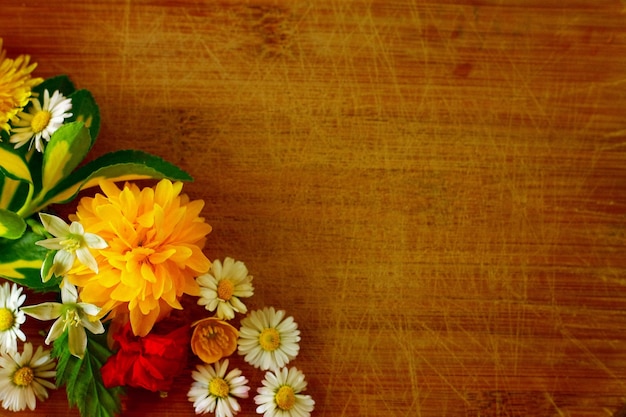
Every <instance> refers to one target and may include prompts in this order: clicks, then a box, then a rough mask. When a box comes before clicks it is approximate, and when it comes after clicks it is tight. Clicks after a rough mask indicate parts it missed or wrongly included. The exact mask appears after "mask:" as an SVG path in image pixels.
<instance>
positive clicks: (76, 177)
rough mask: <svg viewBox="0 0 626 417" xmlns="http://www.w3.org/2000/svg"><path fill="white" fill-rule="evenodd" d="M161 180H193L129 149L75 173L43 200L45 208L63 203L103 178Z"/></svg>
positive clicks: (99, 159) (83, 167) (101, 158)
mask: <svg viewBox="0 0 626 417" xmlns="http://www.w3.org/2000/svg"><path fill="white" fill-rule="evenodd" d="M163 178H167V179H169V180H172V181H191V180H193V178H192V177H191V176H190V175H189V174H188V173H187V172H185V171H183V170H182V169H180V168H178V167H177V166H176V165H173V164H171V163H169V162H167V161H165V160H163V159H162V158H159V157H157V156H154V155H150V154H148V153H145V152H141V151H133V150H123V151H117V152H111V153H109V154H106V155H103V156H101V157H100V158H98V159H96V160H94V161H91V162H90V163H88V164H85V165H84V166H82V167H81V168H79V169H78V170H76V172H74V173H72V174H71V175H70V176H69V177H68V178H66V179H65V180H63V181H62V182H61V183H59V184H58V185H57V186H56V187H55V188H54V189H53V190H52V191H50V192H49V193H48V194H47V195H46V199H45V200H44V201H45V204H46V205H48V204H53V203H56V204H58V203H66V202H68V201H70V200H72V199H73V198H74V197H75V196H76V194H78V192H79V191H80V190H84V189H87V188H90V187H95V186H97V185H98V183H99V182H100V181H102V180H105V179H108V180H112V181H134V180H141V179H163Z"/></svg>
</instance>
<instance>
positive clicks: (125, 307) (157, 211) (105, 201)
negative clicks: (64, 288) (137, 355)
mask: <svg viewBox="0 0 626 417" xmlns="http://www.w3.org/2000/svg"><path fill="white" fill-rule="evenodd" d="M182 187H183V185H182V183H180V182H176V183H172V182H171V181H169V180H161V181H160V182H159V183H158V184H157V185H156V186H155V187H146V188H142V189H140V188H139V187H138V186H137V185H135V184H128V183H127V184H125V185H124V187H123V188H122V189H119V188H118V187H117V186H116V185H115V183H113V182H112V181H102V182H101V183H100V188H101V189H102V191H103V192H104V194H99V193H98V194H96V195H95V196H94V197H84V198H82V199H81V200H80V202H79V204H78V208H77V211H76V214H75V215H73V216H70V219H71V220H72V221H77V222H80V223H81V224H82V225H83V227H84V228H85V230H86V231H88V232H90V233H95V234H97V235H98V236H100V237H102V238H103V239H104V240H105V241H106V242H107V243H108V244H109V246H108V247H107V248H104V249H99V250H95V251H94V256H95V258H96V261H97V263H98V272H97V273H96V272H94V271H92V270H91V269H89V268H87V267H85V266H83V265H78V266H76V267H74V268H73V269H72V270H70V271H69V273H68V275H67V278H68V280H69V281H70V282H71V283H73V284H75V285H76V286H78V287H80V288H81V292H80V298H81V300H82V301H84V302H86V303H90V304H95V305H97V306H99V307H101V308H102V311H101V316H104V315H105V314H107V313H108V312H110V317H112V318H113V319H114V320H117V321H118V322H125V321H126V320H128V318H130V323H131V327H132V329H133V333H134V334H135V335H137V336H145V335H146V334H148V332H150V330H151V329H152V326H153V325H154V324H155V323H156V322H157V321H159V320H161V319H162V318H164V317H165V316H166V315H168V314H169V313H170V312H171V310H172V309H181V308H182V306H181V305H180V303H179V299H180V297H181V296H182V295H183V294H190V295H196V296H197V295H199V293H200V289H199V287H198V284H197V283H196V281H195V277H196V276H198V275H200V274H203V273H205V272H207V271H208V270H209V268H210V267H211V262H210V261H209V260H208V259H207V258H206V256H205V255H204V254H203V253H202V248H203V247H204V243H205V240H206V235H207V234H208V233H209V232H210V231H211V226H210V225H209V224H207V223H205V222H204V219H203V218H202V217H199V214H200V212H201V211H202V208H203V207H204V201H202V200H195V201H190V200H189V197H188V196H187V195H186V194H181V190H182ZM129 316H130V317H129Z"/></svg>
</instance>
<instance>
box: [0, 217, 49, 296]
mask: <svg viewBox="0 0 626 417" xmlns="http://www.w3.org/2000/svg"><path fill="white" fill-rule="evenodd" d="M41 239H42V237H41V235H38V234H36V233H33V231H32V230H30V229H27V230H26V231H25V232H24V234H23V235H22V236H21V237H20V238H19V239H15V240H12V239H5V238H0V276H1V277H3V278H6V279H8V280H10V281H13V282H16V283H17V284H20V285H23V286H25V287H29V288H30V289H33V290H35V291H53V290H55V291H56V290H58V285H59V280H58V279H51V280H49V281H48V282H46V283H44V282H42V280H41V264H42V262H43V259H44V258H45V256H46V253H47V252H48V250H47V249H46V248H43V247H41V246H38V245H35V242H37V241H38V240H41Z"/></svg>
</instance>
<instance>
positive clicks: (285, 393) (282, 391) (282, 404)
mask: <svg viewBox="0 0 626 417" xmlns="http://www.w3.org/2000/svg"><path fill="white" fill-rule="evenodd" d="M274 399H275V400H276V405H277V406H278V408H280V409H281V410H283V411H287V410H291V409H292V408H293V406H294V405H295V404H296V394H295V392H293V388H291V387H290V386H288V385H283V386H282V387H280V388H279V389H278V392H276V395H275V396H274Z"/></svg>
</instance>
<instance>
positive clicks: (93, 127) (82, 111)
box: [66, 90, 100, 145]
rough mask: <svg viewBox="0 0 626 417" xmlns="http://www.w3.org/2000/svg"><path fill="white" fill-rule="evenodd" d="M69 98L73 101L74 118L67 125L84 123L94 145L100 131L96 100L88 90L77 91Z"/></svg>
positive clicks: (68, 120)
mask: <svg viewBox="0 0 626 417" xmlns="http://www.w3.org/2000/svg"><path fill="white" fill-rule="evenodd" d="M69 98H71V99H72V117H70V118H69V119H67V121H66V123H68V122H74V121H78V122H83V123H84V124H85V127H86V128H87V129H89V134H90V136H91V144H92V145H93V143H94V142H95V141H96V138H97V137H98V132H99V131H100V110H99V109H98V105H97V104H96V100H95V99H94V98H93V95H92V94H91V93H90V92H89V91H87V90H77V91H75V92H73V93H72V94H70V96H69Z"/></svg>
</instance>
